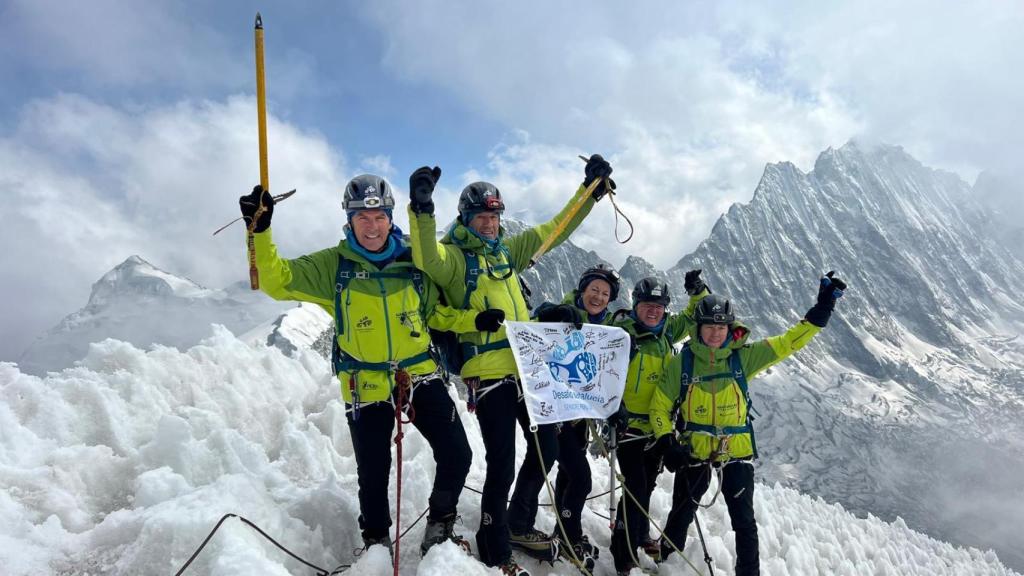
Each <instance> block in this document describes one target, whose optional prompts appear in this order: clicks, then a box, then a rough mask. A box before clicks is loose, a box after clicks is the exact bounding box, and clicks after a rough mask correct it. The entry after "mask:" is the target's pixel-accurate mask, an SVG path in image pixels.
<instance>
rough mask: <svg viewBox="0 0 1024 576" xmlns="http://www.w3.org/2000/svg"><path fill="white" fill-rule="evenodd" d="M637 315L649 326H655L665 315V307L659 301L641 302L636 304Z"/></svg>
mask: <svg viewBox="0 0 1024 576" xmlns="http://www.w3.org/2000/svg"><path fill="white" fill-rule="evenodd" d="M636 317H637V318H639V319H640V321H641V322H643V323H644V325H645V326H647V327H648V328H654V327H655V326H657V325H658V324H659V323H660V322H661V319H662V318H664V317H665V307H664V306H662V305H661V304H658V303H657V302H640V303H638V304H637V305H636Z"/></svg>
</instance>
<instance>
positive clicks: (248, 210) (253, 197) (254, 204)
mask: <svg viewBox="0 0 1024 576" xmlns="http://www.w3.org/2000/svg"><path fill="white" fill-rule="evenodd" d="M260 203H262V204H263V213H262V214H260V215H259V218H256V226H255V227H253V225H252V219H253V217H254V216H255V215H256V211H257V210H258V209H259V206H260ZM238 207H239V208H241V210H242V218H244V219H245V226H246V227H247V228H249V229H250V230H252V231H253V232H264V231H266V229H267V228H270V219H271V218H272V217H273V216H274V197H273V196H271V195H270V192H269V191H268V190H264V189H263V186H261V185H259V184H257V185H256V186H255V187H254V188H253V189H252V192H250V193H249V194H246V195H245V196H241V197H239V198H238Z"/></svg>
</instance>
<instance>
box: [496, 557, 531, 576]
mask: <svg viewBox="0 0 1024 576" xmlns="http://www.w3.org/2000/svg"><path fill="white" fill-rule="evenodd" d="M498 569H500V570H501V573H502V575H503V576H530V573H529V572H527V571H526V568H523V567H522V566H520V565H519V564H518V563H517V562H516V561H515V560H513V559H512V557H511V556H509V557H508V560H505V561H504V562H502V563H501V564H498Z"/></svg>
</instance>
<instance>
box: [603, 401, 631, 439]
mask: <svg viewBox="0 0 1024 576" xmlns="http://www.w3.org/2000/svg"><path fill="white" fill-rule="evenodd" d="M608 425H609V426H611V427H612V428H614V429H615V431H616V432H618V433H619V434H622V433H623V432H625V431H626V429H627V428H629V410H626V405H625V404H623V403H619V409H618V410H617V411H615V413H614V414H612V415H611V416H609V417H608Z"/></svg>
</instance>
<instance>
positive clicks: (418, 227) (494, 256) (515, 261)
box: [409, 186, 594, 380]
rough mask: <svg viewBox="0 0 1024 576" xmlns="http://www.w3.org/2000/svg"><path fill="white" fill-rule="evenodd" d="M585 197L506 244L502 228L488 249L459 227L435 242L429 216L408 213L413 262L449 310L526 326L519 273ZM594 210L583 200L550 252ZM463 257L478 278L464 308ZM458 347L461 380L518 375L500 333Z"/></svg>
mask: <svg viewBox="0 0 1024 576" xmlns="http://www.w3.org/2000/svg"><path fill="white" fill-rule="evenodd" d="M584 194H586V188H584V187H583V186H580V187H579V189H578V190H577V191H576V195H575V196H573V198H572V199H571V200H570V201H569V203H568V204H567V205H566V206H565V208H563V209H562V211H561V212H559V213H558V215H556V216H555V217H554V218H553V219H551V221H549V222H546V223H544V224H540V225H538V226H534V227H532V228H528V229H527V230H525V231H523V232H522V233H520V234H517V235H515V236H513V237H511V238H505V236H504V234H505V231H504V228H502V229H501V230H500V232H499V235H498V242H497V244H496V246H495V248H493V249H492V248H491V247H489V246H488V245H487V244H486V243H485V242H484V241H483V240H482V239H481V238H480V237H479V236H477V235H476V234H474V233H473V232H471V231H470V229H469V228H468V227H466V226H464V225H463V224H461V223H459V222H458V221H456V223H455V224H454V226H452V228H451V230H449V232H448V233H447V234H446V235H445V236H444V238H442V239H441V241H440V242H438V241H437V240H436V238H437V235H436V230H437V221H436V220H435V218H434V216H433V215H432V214H416V213H415V212H413V210H412V208H411V207H410V208H409V228H410V237H411V239H412V240H411V241H412V254H413V262H415V264H416V266H417V267H419V268H420V269H422V270H423V271H424V272H426V273H427V274H428V275H429V276H430V277H431V279H433V281H434V282H436V283H437V285H438V286H440V288H441V290H442V291H443V292H444V295H445V299H446V301H447V302H448V304H449V305H451V306H454V307H458V308H464V309H466V310H474V311H477V312H479V311H482V310H486V309H489V308H500V309H501V310H504V311H505V319H506V320H515V321H527V320H529V317H530V312H529V309H528V308H527V305H526V300H525V299H524V298H523V294H522V289H521V284H520V281H519V273H520V272H522V271H523V270H525V269H526V268H527V266H529V264H530V258H531V257H532V256H533V254H534V252H536V251H537V249H538V248H540V247H541V245H542V244H544V242H545V240H547V238H548V236H550V235H551V234H552V233H554V231H555V229H556V228H557V227H558V225H559V223H560V222H562V221H563V220H564V219H565V218H566V216H567V215H568V213H569V211H570V210H571V208H572V206H573V205H574V204H575V203H576V201H577V200H578V199H581V195H584ZM593 207H594V200H593V198H587V199H586V200H585V202H584V204H583V206H582V207H581V208H580V209H579V211H578V212H577V213H576V214H575V215H574V216H573V217H572V219H571V220H569V222H568V224H567V225H566V226H565V229H564V230H563V231H562V232H561V233H560V234H559V235H558V237H557V238H556V239H555V241H554V242H553V243H552V244H551V247H552V248H554V247H555V246H558V245H559V244H561V243H562V242H564V241H565V240H566V239H567V238H568V237H569V235H570V234H572V232H573V231H574V230H575V229H576V228H577V227H578V226H579V225H580V223H581V222H583V219H584V218H586V216H587V214H589V213H590V210H591V209H592V208H593ZM467 257H468V258H475V259H476V261H477V263H478V266H479V269H480V274H478V275H477V286H476V288H475V289H474V290H472V292H471V293H470V298H469V302H468V303H466V305H465V306H463V304H464V298H465V295H466V289H467V285H466V269H467V265H466V262H467ZM474 330H475V328H474ZM459 341H460V342H461V343H462V344H463V350H464V351H466V350H468V351H469V352H468V353H465V352H464V356H465V364H463V366H462V377H463V378H473V377H476V378H480V379H481V380H492V379H498V378H504V377H506V376H513V375H516V374H518V371H517V370H516V363H515V359H514V358H513V356H512V350H511V348H509V347H508V339H507V337H506V336H505V328H504V327H501V329H500V330H498V331H497V332H476V331H473V332H467V333H464V334H460V335H459Z"/></svg>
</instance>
